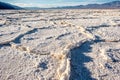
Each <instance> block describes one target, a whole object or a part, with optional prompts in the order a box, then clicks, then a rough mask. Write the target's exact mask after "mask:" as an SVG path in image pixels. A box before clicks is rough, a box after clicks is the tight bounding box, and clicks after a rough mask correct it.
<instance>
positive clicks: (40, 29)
mask: <svg viewBox="0 0 120 80" xmlns="http://www.w3.org/2000/svg"><path fill="white" fill-rule="evenodd" d="M119 30H120V10H119V9H113V10H110V9H109V10H95V9H94V10H92V9H91V10H87V9H86V10H82V9H81V10H79V9H68V10H65V9H62V10H0V80H119V79H120V31H119Z"/></svg>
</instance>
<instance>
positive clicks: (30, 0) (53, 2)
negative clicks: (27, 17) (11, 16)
mask: <svg viewBox="0 0 120 80" xmlns="http://www.w3.org/2000/svg"><path fill="white" fill-rule="evenodd" d="M111 1H115V0H4V1H3V2H8V3H12V4H15V5H17V6H21V7H56V6H74V5H81V4H82V5H84V4H91V3H104V2H111Z"/></svg>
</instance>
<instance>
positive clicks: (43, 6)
mask: <svg viewBox="0 0 120 80" xmlns="http://www.w3.org/2000/svg"><path fill="white" fill-rule="evenodd" d="M90 1H91V2H88V1H86V2H85V1H84V2H64V3H54V4H40V3H29V4H27V3H12V4H14V5H17V6H20V7H41V8H49V7H60V6H74V5H86V4H91V3H92V4H93V3H99V2H96V0H90Z"/></svg>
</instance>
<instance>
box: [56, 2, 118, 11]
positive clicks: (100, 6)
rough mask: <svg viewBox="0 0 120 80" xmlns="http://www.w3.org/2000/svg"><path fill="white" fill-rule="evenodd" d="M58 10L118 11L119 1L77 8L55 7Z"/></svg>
mask: <svg viewBox="0 0 120 80" xmlns="http://www.w3.org/2000/svg"><path fill="white" fill-rule="evenodd" d="M57 8H60V9H71V8H72V9H120V1H113V2H109V3H104V4H88V5H78V6H64V7H57Z"/></svg>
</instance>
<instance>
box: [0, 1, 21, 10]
mask: <svg viewBox="0 0 120 80" xmlns="http://www.w3.org/2000/svg"><path fill="white" fill-rule="evenodd" d="M0 9H22V8H20V7H18V6H15V5H11V4H8V3H4V2H0Z"/></svg>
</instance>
